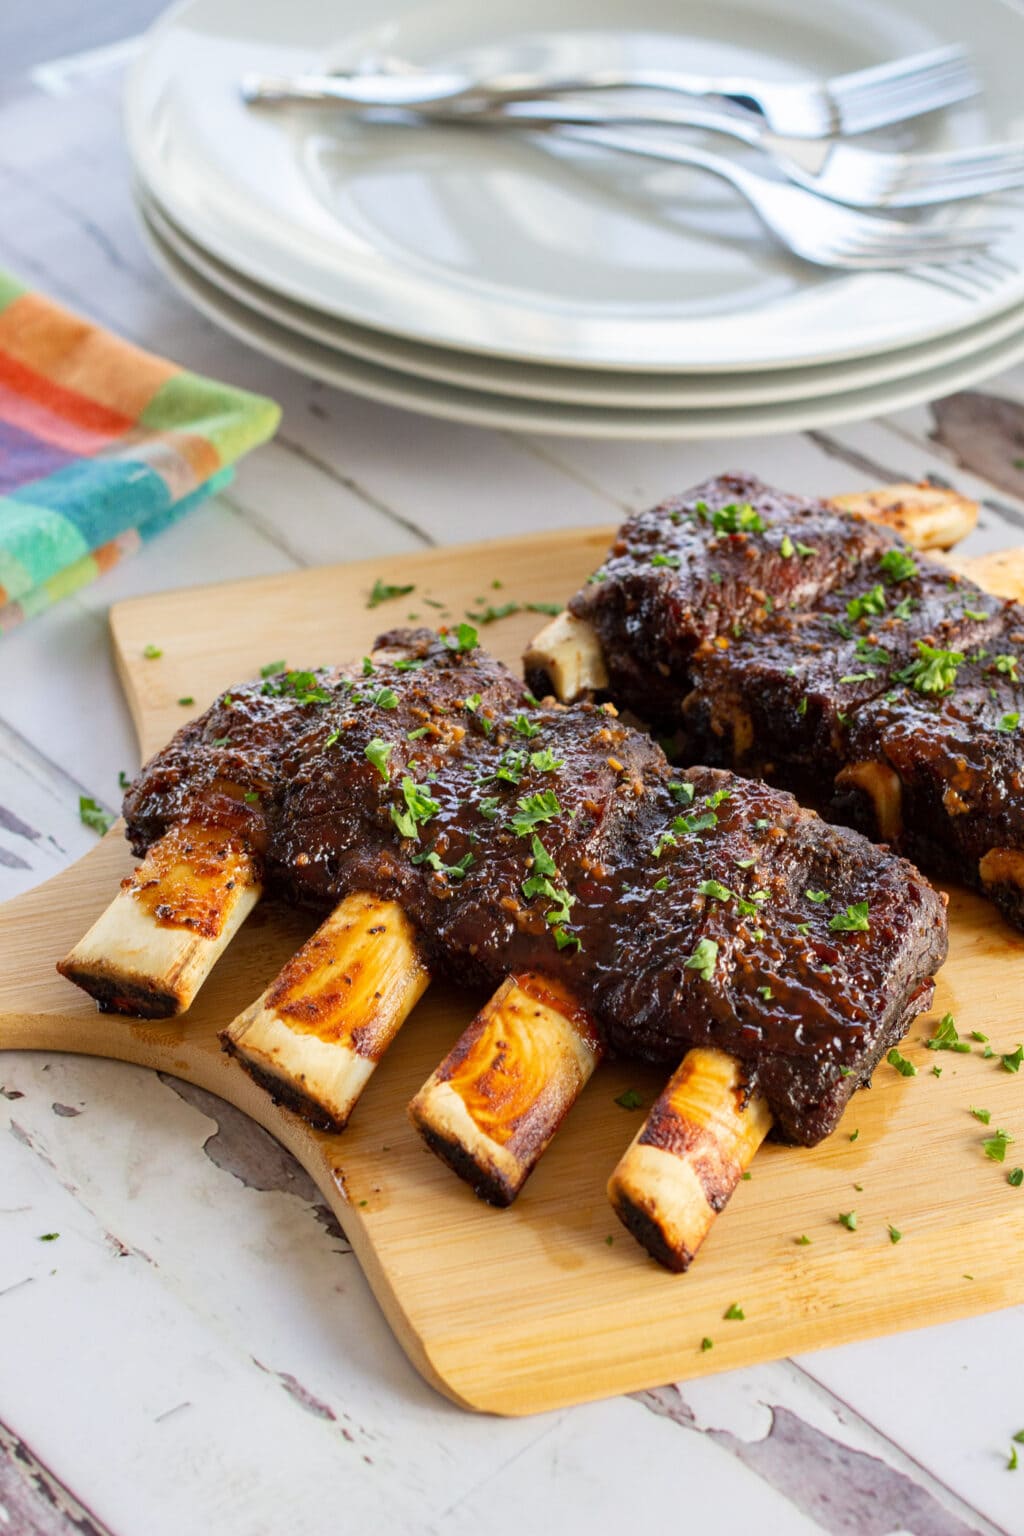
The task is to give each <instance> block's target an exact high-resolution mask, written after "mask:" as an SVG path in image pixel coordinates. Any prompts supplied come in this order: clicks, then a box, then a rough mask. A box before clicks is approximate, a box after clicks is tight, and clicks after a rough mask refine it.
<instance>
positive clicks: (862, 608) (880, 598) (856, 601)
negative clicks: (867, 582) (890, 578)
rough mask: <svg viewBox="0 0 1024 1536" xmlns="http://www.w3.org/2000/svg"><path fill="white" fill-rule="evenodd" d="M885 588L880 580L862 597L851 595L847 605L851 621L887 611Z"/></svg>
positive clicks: (847, 614) (847, 612)
mask: <svg viewBox="0 0 1024 1536" xmlns="http://www.w3.org/2000/svg"><path fill="white" fill-rule="evenodd" d="M885 607H886V603H885V589H884V587H883V586H882V585H881V583H880V582H879V584H878V585H877V586H874V587H872V588H871V590H870V591H869V592H865V593H864V595H863V596H862V597H851V598H850V601H849V602H848V603H847V605H846V617H847V618H848V619H849V620H850V621H851V623H856V621H857V620H858V619H863V618H866V617H867V616H868V615H869V614H875V615H877V614H881V613H884V612H885Z"/></svg>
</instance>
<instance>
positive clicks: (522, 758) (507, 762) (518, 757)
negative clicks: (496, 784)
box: [494, 747, 528, 784]
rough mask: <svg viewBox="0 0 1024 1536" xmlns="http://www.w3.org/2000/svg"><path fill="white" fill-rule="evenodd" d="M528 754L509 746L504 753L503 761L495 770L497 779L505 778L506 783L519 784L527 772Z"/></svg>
mask: <svg viewBox="0 0 1024 1536" xmlns="http://www.w3.org/2000/svg"><path fill="white" fill-rule="evenodd" d="M527 761H528V759H527V756H526V753H525V752H516V751H513V749H512V748H511V747H509V749H508V751H507V752H504V753H502V757H501V761H500V762H499V763H498V766H497V768H496V769H495V770H494V777H495V778H496V779H503V780H504V782H505V783H506V784H518V783H519V781H520V779H521V778H522V776H523V774H524V773H525V772H526V764H527Z"/></svg>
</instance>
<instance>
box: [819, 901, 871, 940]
mask: <svg viewBox="0 0 1024 1536" xmlns="http://www.w3.org/2000/svg"><path fill="white" fill-rule="evenodd" d="M828 926H829V931H830V932H831V933H867V932H868V930H869V928H870V926H871V925H870V923H869V922H868V904H867V902H866V901H855V902H854V903H853V905H852V906H849V907H847V909H846V911H845V912H837V913H836V915H835V917H832V918H830V919H829V924H828Z"/></svg>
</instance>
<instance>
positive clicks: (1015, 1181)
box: [1006, 1168, 1024, 1439]
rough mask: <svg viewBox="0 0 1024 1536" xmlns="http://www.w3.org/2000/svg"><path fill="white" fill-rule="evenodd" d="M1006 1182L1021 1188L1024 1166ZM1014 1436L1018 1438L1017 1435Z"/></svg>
mask: <svg viewBox="0 0 1024 1536" xmlns="http://www.w3.org/2000/svg"><path fill="white" fill-rule="evenodd" d="M1006 1182H1007V1184H1012V1185H1013V1187H1014V1189H1020V1187H1021V1185H1022V1184H1024V1168H1011V1169H1010V1172H1009V1173H1008V1174H1007V1175H1006ZM1014 1438H1015V1439H1016V1436H1014Z"/></svg>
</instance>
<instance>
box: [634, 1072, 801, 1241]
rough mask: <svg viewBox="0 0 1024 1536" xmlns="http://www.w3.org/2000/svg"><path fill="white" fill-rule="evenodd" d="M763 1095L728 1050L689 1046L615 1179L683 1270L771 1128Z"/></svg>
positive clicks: (646, 1236)
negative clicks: (753, 1087) (748, 1081)
mask: <svg viewBox="0 0 1024 1536" xmlns="http://www.w3.org/2000/svg"><path fill="white" fill-rule="evenodd" d="M771 1123H772V1118H771V1114H770V1112H769V1110H768V1106H767V1104H766V1103H765V1100H764V1099H763V1098H762V1097H761V1095H760V1094H759V1093H758V1092H757V1091H756V1090H755V1091H754V1092H752V1093H751V1092H750V1091H749V1089H748V1088H747V1084H746V1080H745V1077H744V1073H743V1068H742V1067H741V1066H740V1064H739V1062H738V1061H737V1060H736V1059H735V1057H732V1056H728V1055H726V1053H725V1052H724V1051H716V1050H709V1049H705V1048H703V1047H697V1048H695V1049H693V1050H691V1051H688V1052H687V1054H686V1056H685V1057H684V1059H683V1062H682V1065H681V1066H680V1067H679V1068H677V1070H676V1072H675V1073H674V1075H673V1077H672V1079H671V1080H670V1082H669V1084H668V1086H667V1088H666V1089H665V1090H664V1092H663V1093H662V1094H661V1096H660V1098H658V1100H657V1101H656V1102H655V1104H654V1106H653V1108H652V1109H651V1111H650V1113H649V1115H648V1116H647V1119H646V1120H645V1121H644V1123H643V1125H642V1126H641V1127H640V1130H639V1131H638V1132H637V1134H636V1136H635V1137H634V1138H633V1141H632V1143H631V1145H630V1146H629V1148H628V1149H627V1151H626V1152H625V1154H624V1155H623V1157H622V1160H621V1161H620V1163H619V1165H618V1167H617V1168H616V1169H615V1172H614V1173H613V1174H612V1176H611V1178H610V1180H609V1181H608V1198H609V1200H610V1201H611V1203H612V1206H613V1207H614V1210H615V1213H616V1215H617V1216H618V1218H619V1220H620V1221H621V1222H622V1223H623V1225H624V1226H626V1227H627V1228H628V1229H629V1231H630V1232H631V1233H632V1234H633V1236H634V1237H635V1238H636V1240H637V1242H639V1243H641V1244H642V1245H643V1246H644V1247H645V1248H646V1249H647V1251H648V1253H650V1254H651V1255H652V1257H654V1258H655V1259H657V1260H658V1262H659V1264H664V1265H665V1266H666V1268H668V1269H674V1270H684V1269H686V1268H687V1266H688V1265H689V1263H690V1261H691V1259H692V1258H693V1256H694V1254H695V1253H696V1252H697V1249H698V1248H699V1247H700V1245H701V1243H702V1242H703V1241H704V1239H705V1237H706V1236H707V1234H708V1232H709V1230H710V1228H711V1224H712V1222H713V1221H714V1219H715V1217H716V1215H717V1214H718V1212H719V1211H720V1210H721V1209H722V1207H723V1206H724V1205H725V1203H726V1201H727V1200H728V1199H729V1196H730V1195H731V1194H732V1192H733V1190H734V1189H735V1188H736V1185H737V1184H738V1183H739V1181H740V1178H741V1177H742V1175H743V1173H744V1172H745V1170H746V1168H747V1167H748V1165H749V1164H750V1162H751V1160H752V1159H753V1156H754V1153H755V1152H756V1151H757V1149H758V1147H759V1146H760V1145H761V1143H762V1141H763V1140H764V1138H765V1136H767V1134H768V1132H769V1130H770V1129H771Z"/></svg>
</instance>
